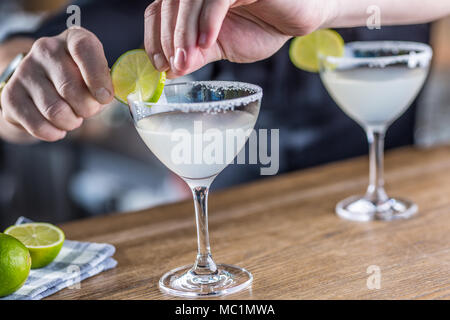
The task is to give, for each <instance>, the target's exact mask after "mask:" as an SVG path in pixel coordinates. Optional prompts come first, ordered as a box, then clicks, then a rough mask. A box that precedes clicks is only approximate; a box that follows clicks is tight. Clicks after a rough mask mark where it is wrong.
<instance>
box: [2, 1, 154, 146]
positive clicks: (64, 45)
mask: <svg viewBox="0 0 450 320" xmlns="http://www.w3.org/2000/svg"><path fill="white" fill-rule="evenodd" d="M73 3H74V4H77V5H79V6H80V8H81V23H82V26H84V27H86V29H84V28H71V29H67V26H66V20H67V18H68V15H67V14H66V10H65V8H64V9H63V10H62V11H61V12H60V13H59V14H57V15H55V16H53V17H51V18H49V19H48V20H46V21H45V22H44V23H43V24H42V26H41V27H40V28H39V29H38V30H37V31H36V32H34V33H31V34H29V35H26V36H25V37H24V36H23V35H20V36H15V37H12V38H10V39H9V40H7V41H6V42H4V43H2V44H0V73H1V72H2V71H3V70H4V69H5V68H6V66H8V64H9V63H10V62H11V60H12V59H13V58H14V57H15V56H16V55H17V54H19V53H22V52H28V54H27V55H26V57H25V59H24V60H23V61H22V62H21V64H20V65H19V67H18V68H17V69H16V70H15V72H14V74H13V76H12V78H11V79H10V80H9V81H8V83H7V85H6V87H5V88H4V90H3V92H2V94H1V97H0V106H1V114H0V138H2V139H4V140H7V141H9V142H14V143H27V142H34V141H38V140H43V141H57V140H60V139H62V138H64V137H65V136H66V134H67V132H69V131H71V130H74V129H75V128H78V127H79V126H80V125H81V124H82V122H83V120H84V119H86V118H89V117H91V116H93V115H95V114H97V113H98V112H99V111H100V110H102V108H103V106H104V105H105V104H107V103H109V102H111V101H112V100H113V97H114V92H113V87H112V82H111V77H110V74H109V68H108V60H107V58H108V59H109V61H110V62H111V61H114V60H115V59H116V58H117V57H118V56H119V55H120V54H121V53H122V52H123V51H127V50H130V49H134V48H136V47H139V46H140V45H141V44H142V39H143V36H144V15H143V12H144V10H145V8H146V7H147V6H148V4H149V3H151V1H148V0H129V1H126V2H125V1H122V0H91V1H81V0H80V1H74V2H73ZM99 17H100V18H99ZM124 26H126V27H125V28H124ZM88 30H89V31H88ZM27 36H28V37H27ZM105 52H107V54H105Z"/></svg>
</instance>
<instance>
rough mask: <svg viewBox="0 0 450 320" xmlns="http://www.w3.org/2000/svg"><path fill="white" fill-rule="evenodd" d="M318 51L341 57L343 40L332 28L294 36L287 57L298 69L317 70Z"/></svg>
mask: <svg viewBox="0 0 450 320" xmlns="http://www.w3.org/2000/svg"><path fill="white" fill-rule="evenodd" d="M319 53H321V54H324V55H327V56H334V57H342V56H343V55H344V40H343V39H342V37H341V36H340V35H339V33H337V32H336V31H334V30H330V29H322V30H317V31H314V32H312V33H310V34H308V35H306V36H303V37H296V38H294V40H292V42H291V46H290V48H289V57H290V58H291V61H292V63H293V64H294V65H295V66H296V67H297V68H299V69H302V70H305V71H309V72H319V68H320V67H319Z"/></svg>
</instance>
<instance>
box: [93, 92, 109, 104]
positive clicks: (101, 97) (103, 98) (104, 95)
mask: <svg viewBox="0 0 450 320" xmlns="http://www.w3.org/2000/svg"><path fill="white" fill-rule="evenodd" d="M110 97H111V92H109V91H108V90H107V89H106V88H100V89H98V90H97V91H96V92H95V98H96V99H97V101H98V102H100V103H102V104H105V103H108V102H109V99H110Z"/></svg>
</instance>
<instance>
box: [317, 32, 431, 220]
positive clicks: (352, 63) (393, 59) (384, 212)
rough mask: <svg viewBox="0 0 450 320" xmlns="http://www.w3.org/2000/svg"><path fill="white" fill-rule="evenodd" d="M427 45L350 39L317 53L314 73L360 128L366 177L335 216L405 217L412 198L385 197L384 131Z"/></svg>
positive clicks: (408, 94)
mask: <svg viewBox="0 0 450 320" xmlns="http://www.w3.org/2000/svg"><path fill="white" fill-rule="evenodd" d="M431 57H432V50H431V48H430V47H429V46H428V45H426V44H423V43H415V42H405V41H368V42H352V43H348V44H346V46H345V55H344V57H333V56H324V55H321V56H320V57H319V58H320V63H321V70H320V77H321V79H322V81H323V83H324V85H325V87H326V88H327V90H328V92H329V93H330V95H331V96H332V97H333V99H334V100H335V101H336V103H337V104H338V105H339V106H340V107H341V109H342V110H343V111H344V112H345V113H346V114H347V115H348V116H350V117H351V118H352V119H354V120H355V121H356V122H358V123H359V124H360V125H361V126H362V127H363V128H364V130H365V131H366V133H367V138H368V141H369V148H370V152H369V153H370V181H369V187H368V188H367V192H366V194H365V195H363V196H352V197H349V198H347V199H345V200H343V201H341V202H339V203H338V204H337V206H336V212H337V214H338V215H339V216H341V217H343V218H345V219H349V220H357V221H368V220H393V219H399V218H409V217H410V216H412V215H414V214H415V213H416V212H417V210H418V207H417V205H416V204H415V203H413V202H411V201H409V200H405V199H399V198H390V197H388V196H387V194H386V192H385V190H384V180H383V150H384V135H385V132H386V130H387V128H388V127H389V125H390V124H391V123H392V122H393V121H394V120H395V119H397V118H398V117H399V116H400V115H402V114H403V113H404V112H405V110H406V109H407V108H408V107H409V105H410V104H411V102H412V101H413V100H414V98H415V97H416V96H417V94H418V93H419V91H420V89H421V88H422V86H423V84H424V81H425V79H426V77H427V74H428V70H429V65H430V60H431Z"/></svg>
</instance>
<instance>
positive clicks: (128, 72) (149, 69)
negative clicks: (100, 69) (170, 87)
mask: <svg viewBox="0 0 450 320" xmlns="http://www.w3.org/2000/svg"><path fill="white" fill-rule="evenodd" d="M111 77H112V82H113V86H114V92H115V96H116V99H117V100H119V101H120V102H122V103H125V104H126V103H127V98H128V96H129V95H130V94H131V93H136V94H137V95H138V97H139V98H140V99H141V100H142V101H145V102H158V100H159V98H160V97H161V94H162V92H163V90H164V83H165V82H166V73H165V72H159V71H158V70H156V69H155V67H153V65H152V62H151V61H150V59H149V58H148V56H147V53H146V52H145V50H143V49H136V50H131V51H127V52H125V53H124V54H122V55H121V56H120V57H119V59H117V61H116V63H114V65H113V67H112V69H111Z"/></svg>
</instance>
